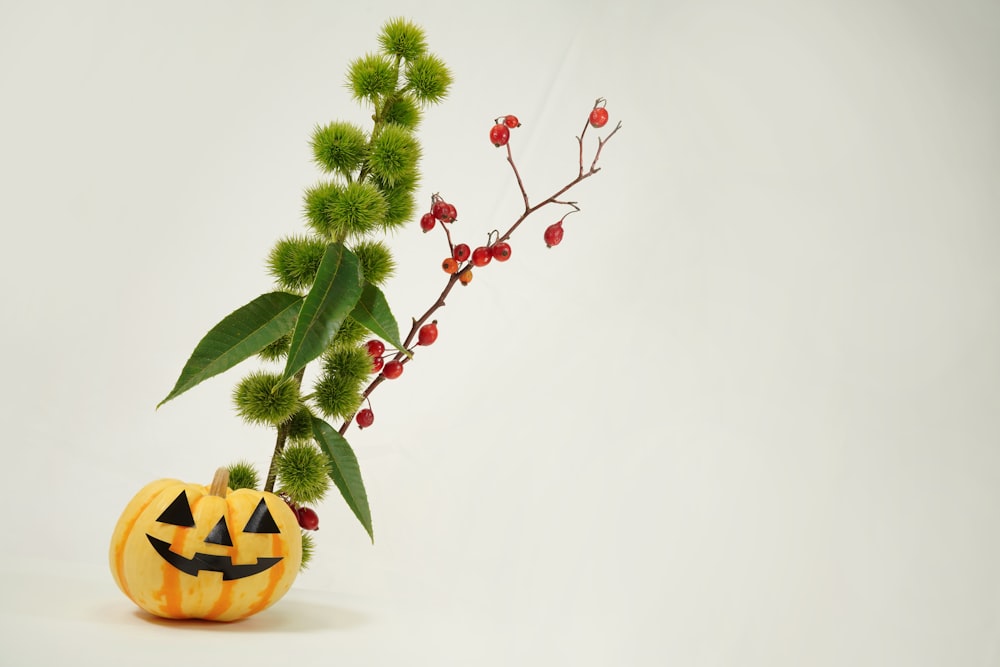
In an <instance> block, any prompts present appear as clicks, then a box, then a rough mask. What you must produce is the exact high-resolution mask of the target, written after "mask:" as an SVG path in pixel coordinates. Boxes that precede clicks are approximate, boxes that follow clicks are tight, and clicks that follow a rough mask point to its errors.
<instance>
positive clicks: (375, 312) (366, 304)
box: [351, 283, 410, 356]
mask: <svg viewBox="0 0 1000 667" xmlns="http://www.w3.org/2000/svg"><path fill="white" fill-rule="evenodd" d="M351 318H352V319H353V320H355V321H356V322H357V323H358V324H361V325H363V326H364V327H365V328H366V329H368V330H369V331H371V332H372V333H373V334H375V335H376V336H379V337H380V338H383V339H385V340H387V341H389V343H390V344H391V345H392V346H393V347H395V348H396V349H397V350H402V349H403V342H402V341H401V340H399V325H398V324H396V318H395V317H393V316H392V311H390V310H389V302H387V301H386V300H385V295H384V294H382V290H380V289H379V288H378V287H376V286H375V285H372V284H371V283H366V284H365V287H364V289H363V290H362V291H361V298H360V299H358V304H357V305H356V306H354V310H352V311H351ZM407 356H410V355H409V354H407Z"/></svg>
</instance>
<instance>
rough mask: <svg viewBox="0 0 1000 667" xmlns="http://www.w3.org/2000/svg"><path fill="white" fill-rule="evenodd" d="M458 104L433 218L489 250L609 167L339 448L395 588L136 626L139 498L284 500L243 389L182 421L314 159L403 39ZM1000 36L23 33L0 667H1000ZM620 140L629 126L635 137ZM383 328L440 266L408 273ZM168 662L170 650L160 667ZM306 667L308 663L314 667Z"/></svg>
mask: <svg viewBox="0 0 1000 667" xmlns="http://www.w3.org/2000/svg"><path fill="white" fill-rule="evenodd" d="M397 15H404V16H407V17H409V18H411V19H413V20H415V21H417V22H418V23H420V24H421V25H423V26H424V27H425V29H426V30H427V34H428V38H429V42H430V46H431V49H432V50H433V51H434V52H436V53H438V54H439V55H440V56H442V57H443V58H444V59H445V60H446V61H447V62H448V63H449V64H450V65H451V67H452V70H453V73H454V75H455V86H454V88H453V90H452V93H451V95H450V96H449V98H448V100H447V102H446V103H445V104H443V105H441V106H439V107H436V108H433V109H432V110H431V111H430V112H429V113H428V114H427V116H426V120H425V122H424V123H423V125H422V126H421V138H422V140H423V142H424V153H425V159H424V161H423V174H424V179H423V186H422V190H421V193H420V196H421V198H422V199H423V200H425V201H426V199H427V198H429V196H430V193H431V192H435V191H440V192H441V193H442V194H444V195H445V196H447V197H448V198H449V199H450V200H451V201H452V202H453V203H455V204H456V206H457V208H458V210H459V213H460V218H461V221H460V223H458V224H456V227H455V228H456V233H460V234H461V235H463V238H464V239H465V240H468V241H469V242H470V243H475V242H476V241H477V240H478V239H480V238H484V237H485V233H486V232H488V231H489V230H490V229H494V228H505V227H506V226H507V225H509V224H510V222H511V221H512V219H513V217H514V216H516V214H517V212H518V210H519V207H520V204H519V196H518V192H517V189H516V186H515V184H514V182H513V179H512V178H511V175H510V171H509V168H508V167H507V165H506V163H505V162H504V161H503V156H502V152H501V151H498V150H495V149H494V148H493V147H492V146H490V145H489V142H488V139H487V131H488V129H489V126H490V124H491V120H492V119H493V118H494V117H496V116H498V115H501V114H505V113H516V114H517V115H518V116H519V117H520V118H521V119H522V122H523V123H524V127H522V128H520V129H519V130H517V132H516V133H515V134H514V151H515V155H516V157H517V159H518V161H519V163H520V165H521V168H522V174H523V175H524V177H525V180H526V182H527V186H528V188H529V192H530V193H531V194H532V195H533V196H534V198H535V199H536V200H537V199H538V198H539V197H541V196H545V195H547V194H549V193H550V192H551V191H552V190H553V189H555V188H556V187H558V186H559V185H561V184H562V183H563V182H565V181H566V180H568V179H569V178H571V177H572V175H573V174H574V173H575V169H576V144H575V140H574V136H575V135H576V134H577V133H578V132H579V131H580V129H581V127H582V125H583V120H584V119H585V117H586V113H587V111H588V110H589V108H590V105H591V104H592V103H593V100H594V99H595V98H597V97H599V96H603V97H606V98H607V99H608V109H609V110H610V113H611V118H612V124H613V123H614V122H617V121H618V120H621V121H622V122H623V124H624V128H623V130H622V131H621V132H620V133H619V135H618V136H616V137H615V138H614V139H613V141H612V142H611V143H610V144H609V145H608V146H607V148H606V149H605V153H604V157H603V160H602V163H603V165H604V170H603V171H602V172H601V173H600V174H599V175H597V176H596V177H595V178H593V179H591V180H590V181H587V182H586V183H584V184H583V185H581V186H580V187H579V189H578V190H577V191H575V192H573V194H572V198H573V199H575V200H578V201H579V202H580V205H581V206H582V209H583V211H582V212H581V213H579V214H577V215H574V216H571V217H570V218H569V219H568V220H567V223H566V227H567V231H566V238H565V241H564V242H563V244H562V245H561V246H559V247H558V248H556V249H553V250H547V249H546V248H545V247H544V244H543V243H542V239H541V233H542V229H544V227H545V226H546V225H548V224H549V223H550V222H552V221H553V220H554V219H555V216H557V215H558V214H549V213H540V214H539V216H538V217H537V219H532V220H530V221H529V223H528V224H526V225H525V226H524V227H523V228H522V230H521V231H519V232H518V233H517V234H516V235H515V236H514V238H513V240H512V243H513V245H514V253H513V258H512V259H511V261H510V262H508V263H507V264H505V265H499V266H498V265H495V264H494V265H491V266H490V267H487V268H486V269H485V270H481V271H479V272H478V273H477V275H476V279H475V280H474V282H473V283H472V285H470V286H469V287H468V288H467V289H461V290H456V292H455V293H454V294H453V295H452V296H451V297H450V298H449V300H448V306H447V308H445V309H444V310H443V311H441V313H440V314H439V317H438V319H439V326H440V330H441V335H440V338H439V340H438V342H437V343H436V344H435V345H434V347H432V348H428V349H426V350H425V351H423V352H422V353H421V354H420V355H419V357H418V359H417V362H416V363H414V364H412V365H410V366H408V367H407V370H406V373H405V374H404V375H403V377H402V378H401V379H399V380H397V381H396V382H394V383H390V384H388V385H386V386H384V387H382V388H381V389H380V390H379V391H378V392H377V393H376V394H375V395H374V396H373V408H374V410H375V412H376V419H377V421H376V424H375V426H374V427H372V428H371V429H370V430H366V431H364V432H363V433H360V434H359V433H357V432H356V431H352V433H353V436H352V443H353V444H354V446H355V448H356V451H357V452H358V457H359V459H360V462H361V466H362V471H363V474H364V477H365V481H366V485H367V488H368V494H369V498H370V501H371V506H372V512H373V517H374V527H375V536H376V540H375V544H374V546H373V545H371V544H370V543H368V541H367V537H366V535H365V534H364V531H363V530H362V529H361V528H360V527H359V525H358V524H357V522H356V521H355V519H354V518H353V516H351V515H350V513H349V511H348V510H347V508H346V506H345V505H344V504H343V502H342V501H341V500H340V498H339V497H331V498H330V499H328V500H327V501H326V502H325V503H324V504H322V505H321V506H320V507H319V508H318V510H319V513H320V516H321V529H320V531H319V533H317V537H318V543H319V544H318V548H319V553H318V556H317V560H316V562H315V564H314V565H313V567H312V568H310V569H309V570H307V571H306V572H305V573H303V574H302V575H301V576H300V578H299V580H298V581H297V582H296V585H295V588H294V589H293V591H292V592H291V593H290V594H289V595H288V597H286V598H285V599H284V600H283V601H282V602H280V603H279V604H278V605H277V606H276V607H274V608H273V609H271V610H269V611H267V612H265V613H263V614H261V615H259V616H257V617H255V618H253V619H250V620H248V621H246V622H243V623H239V624H235V625H223V626H220V625H211V624H208V625H206V624H182V625H178V624H166V623H160V622H153V621H150V620H148V618H147V617H145V616H144V615H142V614H140V613H139V612H138V611H137V610H135V608H134V607H133V606H132V605H131V603H130V602H129V601H128V600H127V599H125V598H124V597H123V596H122V595H121V594H120V593H119V592H118V591H117V589H116V588H115V587H114V584H113V582H112V580H111V577H110V574H109V573H108V571H107V564H106V550H107V543H108V538H109V536H110V532H111V529H112V527H113V525H114V522H115V521H116V519H117V516H118V514H119V513H120V511H121V509H122V508H123V507H124V505H125V503H126V502H127V501H128V499H129V498H130V497H131V496H132V494H133V493H135V491H137V490H138V489H139V488H140V487H141V486H142V485H144V484H145V483H146V482H148V481H150V480H152V479H156V478H159V477H179V478H182V479H185V480H189V481H202V480H203V481H204V482H206V483H207V482H208V480H209V479H210V477H211V473H212V471H213V470H214V468H215V467H216V466H218V465H223V464H226V463H229V462H230V461H232V460H234V459H237V458H250V459H251V460H255V461H258V462H260V463H261V464H262V465H263V464H265V463H266V461H267V458H268V456H269V454H270V449H271V446H272V440H271V435H270V434H269V433H268V432H266V431H265V430H263V429H258V428H253V427H249V426H246V425H244V424H243V423H242V422H240V420H239V419H238V418H237V417H236V416H235V415H234V413H233V410H232V407H231V402H230V398H229V396H230V392H231V388H232V386H233V384H234V383H235V381H236V380H237V379H238V378H239V377H241V371H240V370H236V371H231V372H230V373H228V374H226V375H224V376H220V377H218V378H215V379H213V380H211V381H209V382H207V383H206V384H204V385H202V386H200V387H198V388H197V389H195V390H193V391H192V392H190V393H189V394H186V395H184V396H182V397H181V398H179V399H177V400H176V401H174V402H172V403H170V404H167V405H166V406H164V407H163V408H161V409H160V410H159V411H154V409H153V408H154V406H155V405H156V403H157V402H158V401H159V400H160V399H161V398H162V397H163V396H164V395H165V394H166V393H167V391H168V390H169V389H170V387H171V386H172V385H173V382H174V380H175V379H176V376H177V374H178V372H179V371H180V368H181V367H182V365H183V363H184V361H185V360H186V359H187V356H188V354H189V353H190V351H191V349H192V347H193V346H194V344H195V343H196V342H197V341H198V339H199V338H200V337H201V336H202V335H203V334H204V333H205V331H207V329H208V328H209V327H210V326H211V325H212V324H214V323H215V322H216V321H217V320H218V319H219V318H220V317H221V316H222V315H224V314H226V313H228V312H229V311H231V310H232V309H233V308H235V307H236V306H238V305H240V304H242V303H245V302H246V301H248V300H249V299H251V298H252V297H254V296H256V295H257V294H260V293H261V292H263V291H266V290H268V289H269V288H270V285H271V282H270V280H269V278H268V276H267V273H266V270H265V268H264V259H265V257H266V255H267V252H268V251H269V249H270V247H271V244H272V243H273V242H274V241H275V240H276V239H277V238H278V237H279V236H282V235H285V234H290V233H296V232H299V231H301V230H303V229H304V227H303V221H302V216H301V195H302V191H303V189H304V188H305V187H308V186H309V185H311V184H313V183H315V182H316V181H317V180H318V179H319V177H320V174H319V172H318V171H317V170H316V168H315V167H314V166H313V165H312V164H311V156H310V150H309V146H308V138H309V135H310V133H311V130H312V128H313V127H314V126H315V125H316V124H318V123H325V122H328V121H330V120H333V119H336V118H345V119H352V120H358V121H363V120H364V117H365V116H364V111H363V110H362V109H361V108H360V107H359V106H357V105H356V104H355V103H354V102H352V101H351V99H350V97H349V95H348V93H347V91H346V89H345V87H344V72H345V69H346V66H347V64H348V63H349V61H350V60H352V59H353V58H355V57H357V56H359V55H361V54H363V53H365V52H366V51H368V50H371V49H373V48H375V46H376V43H375V38H376V35H377V33H378V30H379V28H380V26H381V24H382V23H383V21H384V20H385V19H387V18H389V17H392V16H397ZM998 26H1000V6H998V5H997V4H996V3H992V2H988V1H983V2H972V1H960V2H943V1H937V2H933V1H926V2H893V1H891V0H881V1H876V2H865V3H860V2H859V3H850V2H849V3H842V2H821V1H817V2H804V3H803V2H792V1H791V0H755V1H754V2H737V1H731V2H725V1H721V0H720V1H714V0H713V1H710V2H693V1H687V0H668V1H665V2H653V1H651V0H650V1H649V2H642V1H640V0H631V1H629V0H622V1H619V2H613V3H612V2H594V1H579V0H578V1H576V2H567V1H564V0H559V1H553V2H548V3H533V2H524V1H522V0H511V1H509V2H503V3H493V4H491V5H483V4H481V3H457V2H447V1H444V0H437V1H435V0H428V1H425V2H422V3H420V4H419V6H417V5H413V4H410V3H402V2H388V1H376V2H370V3H354V4H352V5H346V4H345V3H334V2H313V3H307V2H284V3H277V2H274V3H265V2H254V3H245V2H227V3H222V2H214V3H194V2H172V3H130V2H85V3H83V2H81V3H74V2H62V3H46V2H37V3H36V2H31V3H29V2H20V3H18V2H14V3H12V2H9V1H8V2H3V3H0V56H2V57H0V96H2V103H0V109H2V110H0V118H2V121H3V122H2V123H0V179H2V183H3V194H2V196H0V220H2V224H3V229H4V240H3V243H2V247H3V258H4V259H3V262H2V263H0V277H2V280H3V287H4V289H3V296H2V312H3V313H4V317H3V320H4V326H3V332H2V334H0V335H2V339H0V349H2V350H4V352H5V353H6V355H5V357H6V360H5V367H6V371H7V372H6V382H4V384H3V388H2V389H0V410H2V412H0V415H2V417H3V423H4V431H5V438H4V441H5V445H4V454H5V457H4V458H5V461H6V464H5V466H4V468H3V470H4V475H5V478H6V480H5V481H6V487H7V488H6V491H7V495H8V498H10V499H12V500H13V501H14V503H15V505H14V507H13V508H12V509H13V511H11V512H10V513H9V514H8V515H7V517H6V521H5V530H4V531H3V532H2V535H3V537H2V538H0V540H2V543H0V544H2V547H3V548H2V552H0V557H2V560H3V568H2V569H3V578H4V583H3V586H4V590H5V593H4V594H3V595H0V617H2V618H0V621H2V622H0V640H2V641H0V664H4V665H7V664H10V665H26V664H46V665H47V664H66V662H67V660H68V659H69V657H68V656H71V655H76V656H78V655H79V654H81V653H83V654H90V655H94V656H101V657H103V658H104V660H105V662H106V664H129V665H131V664H160V663H161V662H162V663H163V664H166V663H167V662H168V661H169V663H170V664H173V663H174V662H175V661H176V659H177V653H178V651H181V652H184V653H188V654H190V655H192V656H197V657H198V659H200V660H204V659H206V658H208V657H210V656H213V655H215V654H218V655H220V656H221V655H225V656H227V657H228V658H229V659H230V660H232V659H238V660H240V661H241V662H244V663H245V664H275V663H276V662H277V661H283V662H287V661H288V660H289V656H296V659H301V660H302V661H305V660H307V659H310V658H307V657H306V656H312V658H311V659H313V660H316V661H323V662H336V663H337V664H345V665H417V664H419V665H459V664H460V665H563V664H565V665H691V666H695V665H697V666H701V665H706V666H708V665H768V666H777V665H812V666H820V665H848V664H849V665H859V666H860V665H949V666H950V665H997V664H1000V568H998V567H997V563H998V562H1000V537H998V530H997V527H998V525H1000V485H998V482H1000V447H998V445H1000V270H998V267H997V255H998V251H1000V158H998V156H1000V123H998V121H997V119H998V118H1000V97H998V95H1000V27H998ZM609 127H610V125H609ZM393 243H394V247H395V248H396V251H397V257H398V259H399V269H398V272H397V274H396V277H395V278H394V279H393V280H392V281H391V282H390V283H389V285H388V286H387V288H386V291H387V294H388V296H389V299H390V302H391V303H392V305H393V307H394V309H395V312H396V315H397V317H398V318H399V319H400V320H401V321H403V322H405V321H407V320H408V319H409V317H410V316H411V315H416V314H419V313H420V312H422V311H423V310H424V309H425V308H426V307H427V305H429V304H430V302H431V301H432V300H433V298H434V297H435V296H436V294H437V292H438V290H439V289H440V287H441V284H442V279H443V274H441V272H440V269H439V268H438V265H439V262H440V260H441V258H442V256H443V252H442V241H441V240H440V239H438V238H436V237H432V236H424V235H423V234H421V233H420V231H419V229H418V228H417V227H416V226H415V225H414V226H413V227H412V228H410V229H408V230H406V231H405V232H403V233H400V234H399V235H398V236H397V237H396V238H395V239H394V240H393ZM168 646H169V647H170V649H169V650H167V649H166V647H168ZM299 656H301V657H299Z"/></svg>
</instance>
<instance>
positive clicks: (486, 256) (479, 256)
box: [472, 246, 493, 266]
mask: <svg viewBox="0 0 1000 667" xmlns="http://www.w3.org/2000/svg"><path fill="white" fill-rule="evenodd" d="M492 259H493V255H491V254H490V249H489V248H485V247H483V246H479V247H478V248H476V249H475V250H473V251H472V263H473V264H474V265H475V266H486V265H487V264H489V263H490V260H492Z"/></svg>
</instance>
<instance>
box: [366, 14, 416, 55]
mask: <svg viewBox="0 0 1000 667" xmlns="http://www.w3.org/2000/svg"><path fill="white" fill-rule="evenodd" d="M378 43H379V44H381V45H382V50H383V51H385V52H386V53H387V54H388V55H392V56H397V57H399V58H403V59H404V60H414V59H415V58H418V57H420V56H422V55H423V54H424V51H426V50H427V42H426V40H425V39H424V31H423V30H422V29H421V28H420V26H418V25H416V24H414V23H411V22H410V21H407V20H406V19H404V18H394V19H389V20H388V21H386V23H385V25H383V26H382V32H381V33H380V34H379V36H378Z"/></svg>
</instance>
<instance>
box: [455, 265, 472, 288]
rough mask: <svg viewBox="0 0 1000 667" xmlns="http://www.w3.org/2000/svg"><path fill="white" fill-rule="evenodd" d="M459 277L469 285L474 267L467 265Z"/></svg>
mask: <svg viewBox="0 0 1000 667" xmlns="http://www.w3.org/2000/svg"><path fill="white" fill-rule="evenodd" d="M458 279H459V280H460V281H461V283H462V284H463V285H468V284H469V283H471V282H472V269H471V268H468V267H466V269H465V271H462V272H461V273H460V274H458Z"/></svg>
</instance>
